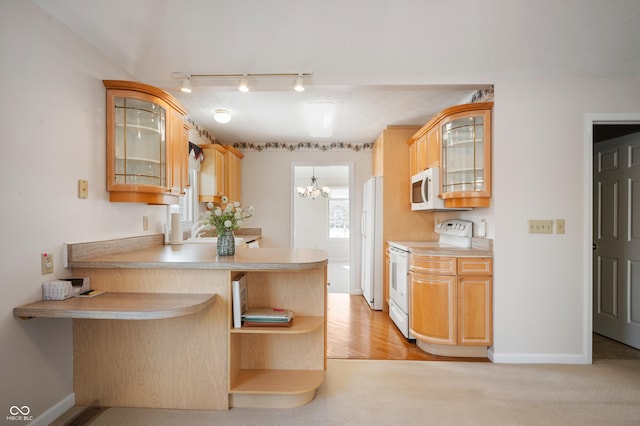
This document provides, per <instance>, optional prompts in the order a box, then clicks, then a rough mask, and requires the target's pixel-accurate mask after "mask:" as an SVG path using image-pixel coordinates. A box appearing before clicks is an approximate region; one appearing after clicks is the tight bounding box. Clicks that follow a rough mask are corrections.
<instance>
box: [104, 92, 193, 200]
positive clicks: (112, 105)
mask: <svg viewBox="0 0 640 426" xmlns="http://www.w3.org/2000/svg"><path fill="white" fill-rule="evenodd" d="M103 83H104V86H105V87H106V89H107V190H108V191H109V199H110V201H129V202H143V203H148V204H178V198H179V196H180V195H181V194H183V193H184V189H185V187H187V186H188V179H187V178H186V176H187V175H186V171H187V167H188V164H187V159H188V157H187V155H188V142H189V140H188V125H187V124H186V122H185V120H184V115H185V113H186V111H185V109H184V108H183V107H182V105H180V103H179V102H178V101H177V100H176V99H175V98H173V97H172V96H171V95H169V94H168V93H166V92H164V91H162V90H160V89H158V88H155V87H152V86H148V85H145V84H141V83H136V82H130V81H117V80H105V81H103Z"/></svg>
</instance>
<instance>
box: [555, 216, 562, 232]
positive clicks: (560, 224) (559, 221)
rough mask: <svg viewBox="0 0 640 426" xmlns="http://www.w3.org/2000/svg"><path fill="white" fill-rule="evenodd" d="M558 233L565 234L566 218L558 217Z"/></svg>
mask: <svg viewBox="0 0 640 426" xmlns="http://www.w3.org/2000/svg"><path fill="white" fill-rule="evenodd" d="M556 234H564V219H556Z"/></svg>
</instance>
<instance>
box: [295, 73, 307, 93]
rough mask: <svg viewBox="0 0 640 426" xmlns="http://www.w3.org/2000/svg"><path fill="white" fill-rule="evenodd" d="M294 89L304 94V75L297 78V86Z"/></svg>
mask: <svg viewBox="0 0 640 426" xmlns="http://www.w3.org/2000/svg"><path fill="white" fill-rule="evenodd" d="M293 88H294V90H295V91H296V92H304V77H303V76H302V74H298V78H296V85H295V86H294V87H293Z"/></svg>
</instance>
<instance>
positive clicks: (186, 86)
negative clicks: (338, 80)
mask: <svg viewBox="0 0 640 426" xmlns="http://www.w3.org/2000/svg"><path fill="white" fill-rule="evenodd" d="M310 76H311V73H295V74H294V73H273V74H247V73H245V74H185V73H177V72H174V73H172V74H171V77H172V78H175V79H180V80H182V87H181V88H180V90H182V91H183V92H187V93H190V92H191V80H192V79H194V78H199V79H207V78H226V79H229V78H240V84H239V86H238V90H240V91H241V92H248V91H249V78H271V77H276V78H277V77H289V78H290V77H295V78H296V81H295V86H294V89H295V91H296V92H302V91H304V79H305V77H310Z"/></svg>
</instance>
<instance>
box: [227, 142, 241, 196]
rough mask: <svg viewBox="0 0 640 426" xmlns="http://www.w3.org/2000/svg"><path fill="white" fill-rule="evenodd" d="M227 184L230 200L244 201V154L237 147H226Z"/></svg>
mask: <svg viewBox="0 0 640 426" xmlns="http://www.w3.org/2000/svg"><path fill="white" fill-rule="evenodd" d="M226 149H227V152H226V154H225V155H226V172H227V176H226V180H225V183H226V186H227V189H226V191H225V195H226V196H227V197H229V201H237V202H239V203H241V202H242V158H243V157H244V154H242V153H241V152H240V151H238V150H237V149H235V148H233V147H231V146H227V147H226Z"/></svg>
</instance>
